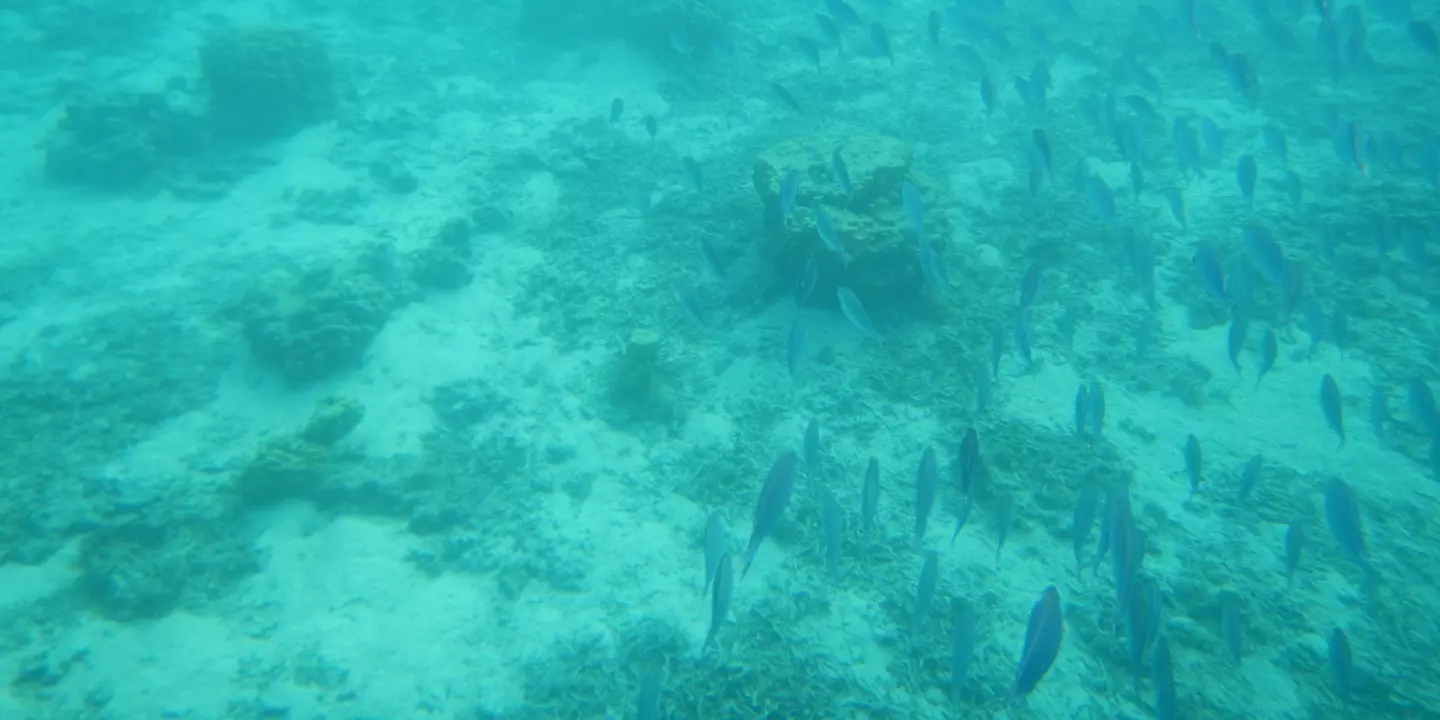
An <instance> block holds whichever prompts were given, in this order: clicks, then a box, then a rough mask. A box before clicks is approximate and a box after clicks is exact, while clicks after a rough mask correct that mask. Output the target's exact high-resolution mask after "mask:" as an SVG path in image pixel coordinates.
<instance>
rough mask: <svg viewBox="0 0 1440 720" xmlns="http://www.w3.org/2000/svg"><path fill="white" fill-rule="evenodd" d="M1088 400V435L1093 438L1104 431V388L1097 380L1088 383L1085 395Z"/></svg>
mask: <svg viewBox="0 0 1440 720" xmlns="http://www.w3.org/2000/svg"><path fill="white" fill-rule="evenodd" d="M1086 396H1087V397H1088V398H1089V400H1090V402H1089V413H1088V415H1089V421H1090V433H1091V434H1093V435H1094V436H1095V437H1097V438H1098V437H1100V434H1101V432H1102V431H1104V429H1105V388H1104V386H1102V385H1101V384H1100V381H1099V380H1091V381H1090V391H1089V392H1088V393H1086Z"/></svg>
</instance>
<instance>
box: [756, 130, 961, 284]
mask: <svg viewBox="0 0 1440 720" xmlns="http://www.w3.org/2000/svg"><path fill="white" fill-rule="evenodd" d="M836 152H838V153H839V154H840V155H841V157H843V158H844V161H845V163H846V166H847V167H848V169H849V174H850V178H851V184H852V186H853V188H854V193H853V195H847V194H846V193H845V190H844V188H842V187H841V185H840V183H839V182H838V181H837V180H836V179H835V178H834V177H833V173H832V166H831V159H832V157H833V156H834V154H835V153H836ZM910 159H911V152H910V149H909V147H907V146H906V145H905V144H904V143H902V142H900V141H899V140H895V139H893V138H888V137H883V136H878V135H853V136H850V137H848V138H844V139H842V140H841V141H840V142H834V143H827V142H822V141H820V140H818V139H799V140H786V141H784V142H781V143H779V144H777V145H775V146H774V147H772V148H769V149H767V150H765V151H764V152H762V153H761V154H760V155H759V157H757V158H756V159H755V164H754V167H753V169H752V172H751V181H752V183H753V185H754V188H755V193H756V195H757V196H758V197H759V198H760V201H761V203H762V204H763V206H764V213H765V227H766V230H767V233H768V235H769V236H770V239H769V241H768V242H767V243H766V244H765V246H764V247H765V254H766V255H767V256H768V257H769V258H770V260H771V261H772V262H773V263H774V265H775V267H779V268H790V269H796V270H798V269H799V268H800V267H802V266H803V265H804V263H805V259H806V258H807V257H808V256H811V255H813V256H814V257H815V262H816V265H817V267H818V268H819V270H820V277H819V282H818V284H817V285H816V288H815V294H814V298H815V302H818V303H821V304H826V305H834V304H836V301H835V287H836V285H843V286H845V287H848V288H850V289H852V290H854V291H855V292H856V294H858V295H860V296H861V297H863V298H865V303H866V306H867V307H870V308H872V309H873V308H876V307H882V306H884V305H886V304H888V303H892V302H902V301H913V300H914V298H915V297H916V293H917V289H918V288H919V287H920V286H921V284H922V282H921V280H922V273H921V268H920V261H919V244H918V241H917V239H916V238H915V233H914V232H913V231H912V230H911V229H910V225H909V221H908V220H907V219H906V216H905V208H904V206H903V205H902V203H901V200H900V186H901V185H902V184H903V183H904V182H905V181H906V180H909V181H910V182H912V183H914V184H915V185H916V187H918V188H919V189H920V192H921V194H922V196H927V197H928V195H929V191H930V190H931V189H932V188H933V187H934V186H935V184H934V183H932V182H931V181H929V180H928V179H927V178H925V177H922V176H920V175H918V174H917V173H915V172H914V171H913V170H912V169H911V167H910ZM791 170H793V171H796V172H798V173H800V191H799V194H798V195H797V196H796V200H795V207H794V208H793V209H792V210H791V211H790V215H789V217H787V218H785V219H784V221H783V222H782V220H781V217H780V180H781V178H782V177H783V176H784V174H785V173H786V172H788V171H791ZM929 205H930V206H931V207H936V206H938V205H939V203H938V202H931V203H929ZM817 208H818V209H823V211H824V213H825V215H826V216H827V217H829V218H830V222H831V223H832V224H833V225H834V226H835V229H836V230H837V231H838V232H839V234H840V238H841V242H842V244H843V245H844V249H845V254H846V257H845V258H842V257H841V256H840V255H838V254H836V253H834V252H832V251H830V250H829V249H827V248H826V246H825V243H824V242H823V241H822V240H821V239H820V236H819V234H818V233H817V232H816V230H815V211H816V209H817ZM925 223H926V224H925V228H926V236H927V240H928V241H929V242H930V244H931V246H932V247H934V248H935V249H936V252H937V253H939V254H940V256H941V257H942V258H944V257H945V255H946V250H947V247H948V240H947V232H948V225H947V223H946V221H945V218H944V217H942V216H941V215H940V214H939V213H938V212H931V213H929V214H927V215H926V218H925ZM862 268H863V271H860V270H861V269H862Z"/></svg>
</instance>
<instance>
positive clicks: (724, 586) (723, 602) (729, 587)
mask: <svg viewBox="0 0 1440 720" xmlns="http://www.w3.org/2000/svg"><path fill="white" fill-rule="evenodd" d="M748 554H749V553H747V555H748ZM745 567H747V568H748V567H750V563H749V561H746V563H745ZM734 592H735V569H734V567H732V563H731V561H730V553H725V554H724V555H722V556H720V564H719V566H718V568H717V569H716V572H715V588H714V592H712V593H711V595H710V632H709V633H708V634H706V635H705V644H703V645H701V646H700V649H701V650H704V649H705V648H708V647H710V643H713V642H715V636H716V635H717V634H718V633H719V632H720V627H721V626H722V625H724V624H725V618H726V617H727V616H728V615H729V614H730V597H731V595H732V594H733V593H734Z"/></svg>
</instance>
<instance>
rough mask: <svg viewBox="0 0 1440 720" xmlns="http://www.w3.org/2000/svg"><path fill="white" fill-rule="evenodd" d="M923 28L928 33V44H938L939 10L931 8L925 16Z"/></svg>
mask: <svg viewBox="0 0 1440 720" xmlns="http://www.w3.org/2000/svg"><path fill="white" fill-rule="evenodd" d="M925 29H926V30H927V31H928V32H929V33H930V44H931V45H939V44H940V11H939V10H931V11H930V15H929V17H926V18H925Z"/></svg>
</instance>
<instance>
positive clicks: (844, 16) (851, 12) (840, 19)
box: [825, 0, 860, 25]
mask: <svg viewBox="0 0 1440 720" xmlns="http://www.w3.org/2000/svg"><path fill="white" fill-rule="evenodd" d="M825 9H826V10H829V11H830V15H832V16H833V17H834V18H835V21H836V22H837V23H839V24H841V25H859V24H860V13H857V12H855V8H854V7H852V6H851V5H850V4H849V3H847V2H845V0H825Z"/></svg>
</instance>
